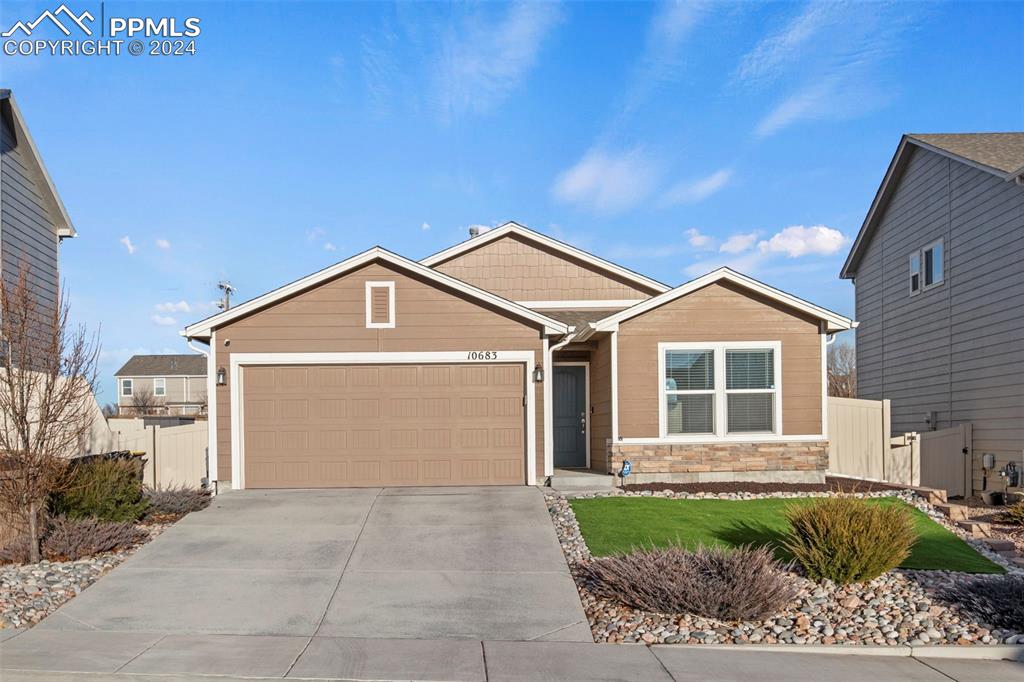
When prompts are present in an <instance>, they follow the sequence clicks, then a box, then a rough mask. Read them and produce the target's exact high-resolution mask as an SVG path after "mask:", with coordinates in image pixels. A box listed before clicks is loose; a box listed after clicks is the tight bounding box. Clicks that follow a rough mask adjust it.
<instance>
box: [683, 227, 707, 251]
mask: <svg viewBox="0 0 1024 682" xmlns="http://www.w3.org/2000/svg"><path fill="white" fill-rule="evenodd" d="M686 241H688V242H689V243H690V246H692V247H693V248H695V249H707V248H710V247H711V245H712V244H713V243H714V238H713V237H711V236H710V235H706V234H702V233H701V231H700V230H698V229H697V228H695V227H692V228H690V229H689V230H687V231H686Z"/></svg>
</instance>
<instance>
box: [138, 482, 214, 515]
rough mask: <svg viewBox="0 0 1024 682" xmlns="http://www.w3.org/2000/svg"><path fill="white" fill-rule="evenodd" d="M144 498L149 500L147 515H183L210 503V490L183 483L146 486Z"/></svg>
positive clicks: (203, 507)
mask: <svg viewBox="0 0 1024 682" xmlns="http://www.w3.org/2000/svg"><path fill="white" fill-rule="evenodd" d="M145 498H146V500H147V501H148V502H149V510H148V512H147V514H149V515H156V514H166V515H169V516H184V515H185V514H191V513H192V512H194V511H199V510H200V509H205V508H206V507H207V505H209V504H210V491H209V490H203V489H202V488H190V487H188V486H184V485H183V486H180V487H173V486H172V487H167V488H146V492H145Z"/></svg>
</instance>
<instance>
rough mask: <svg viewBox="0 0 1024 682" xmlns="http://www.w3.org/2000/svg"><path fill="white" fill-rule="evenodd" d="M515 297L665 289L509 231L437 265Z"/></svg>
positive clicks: (628, 295) (608, 296)
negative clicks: (644, 284)
mask: <svg viewBox="0 0 1024 682" xmlns="http://www.w3.org/2000/svg"><path fill="white" fill-rule="evenodd" d="M433 267H434V269H435V270H438V271H440V272H443V273H445V274H446V275H451V276H452V277H455V278H456V279H461V280H462V281H464V282H469V283H470V284H473V285H474V286H478V287H480V288H481V289H486V290H487V291H491V292H494V293H495V294H498V295H499V296H502V297H504V298H507V299H509V300H512V301H568V300H571V301H578V300H590V301H595V300H623V299H644V298H649V297H650V296H651V295H652V294H656V293H660V292H657V291H653V290H647V289H643V288H641V287H639V286H638V285H636V284H634V283H630V282H626V281H625V280H623V279H620V278H617V277H615V276H614V275H613V274H612V273H608V272H604V271H602V270H600V269H598V268H596V267H594V266H593V265H590V264H588V263H583V262H581V261H576V260H574V259H572V258H570V257H568V256H567V255H565V254H562V253H557V252H555V251H552V250H549V249H547V248H546V247H544V246H541V245H538V244H534V243H532V242H530V241H528V240H526V239H523V238H520V237H518V236H516V235H506V236H504V237H501V238H498V239H496V240H494V241H492V242H487V243H485V244H483V245H482V246H480V247H479V248H476V249H473V250H471V251H467V252H464V253H462V254H459V255H457V256H455V257H453V258H451V259H450V260H447V261H444V262H442V263H438V264H436V265H434V266H433Z"/></svg>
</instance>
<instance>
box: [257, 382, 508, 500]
mask: <svg viewBox="0 0 1024 682" xmlns="http://www.w3.org/2000/svg"><path fill="white" fill-rule="evenodd" d="M243 378H244V399H243V420H244V422H245V425H244V447H245V467H246V472H245V473H246V486H247V487H250V488H261V487H339V486H377V485H488V484H493V485H499V484H500V485H515V484H522V483H524V482H525V478H526V476H525V469H524V466H525V464H524V450H525V440H526V439H525V428H526V427H525V416H524V415H525V410H524V408H523V390H524V385H523V382H524V377H523V368H522V365H498V364H495V365H483V364H481V365H409V366H394V365H385V366H353V365H346V366H302V367H253V368H245V369H244V370H243Z"/></svg>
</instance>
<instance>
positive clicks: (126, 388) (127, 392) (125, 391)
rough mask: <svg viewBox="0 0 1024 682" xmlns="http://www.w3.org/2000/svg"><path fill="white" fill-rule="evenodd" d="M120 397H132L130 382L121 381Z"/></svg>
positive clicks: (128, 380)
mask: <svg viewBox="0 0 1024 682" xmlns="http://www.w3.org/2000/svg"><path fill="white" fill-rule="evenodd" d="M121 395H123V396H124V397H126V398H130V397H131V395H132V380H131V379H121Z"/></svg>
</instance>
